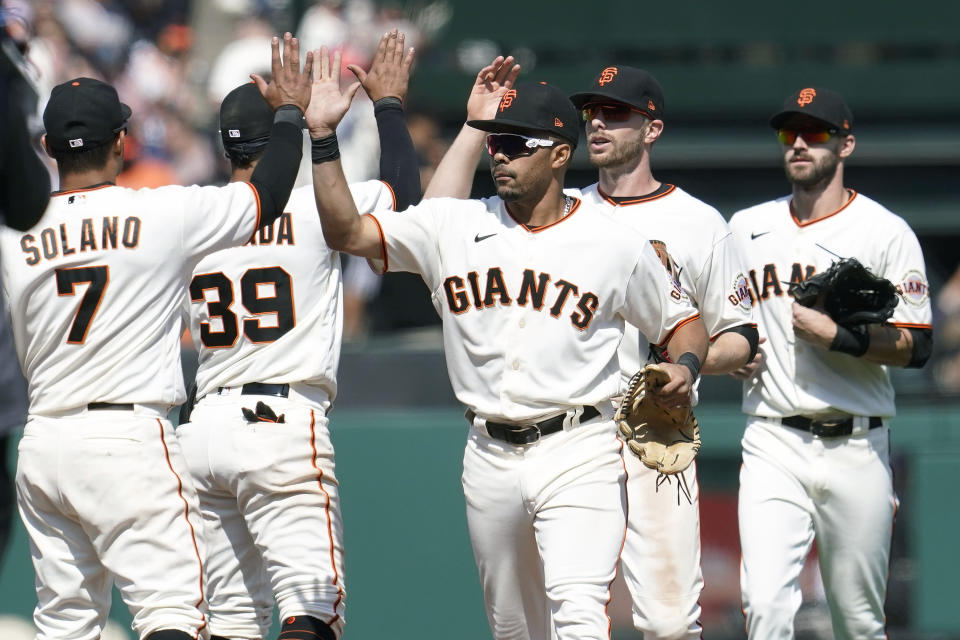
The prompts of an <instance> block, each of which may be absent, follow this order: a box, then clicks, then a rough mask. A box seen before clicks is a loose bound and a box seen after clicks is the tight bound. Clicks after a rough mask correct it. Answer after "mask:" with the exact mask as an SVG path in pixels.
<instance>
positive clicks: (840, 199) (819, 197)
mask: <svg viewBox="0 0 960 640" xmlns="http://www.w3.org/2000/svg"><path fill="white" fill-rule="evenodd" d="M849 199H850V194H849V193H848V192H847V189H846V188H845V187H844V186H843V171H842V170H841V169H840V168H838V169H837V172H836V173H834V174H833V177H832V178H831V179H830V180H829V181H828V182H824V183H819V184H817V185H813V186H811V187H803V186H801V185H797V184H795V185H793V198H792V199H791V200H790V209H791V211H792V213H793V216H794V217H795V218H796V219H797V220H798V221H800V222H810V221H812V220H819V219H820V218H824V217H826V216H829V215H830V214H832V213H835V212H836V211H837V210H839V209H840V208H842V207H843V205H845V204H846V203H847V200H849Z"/></svg>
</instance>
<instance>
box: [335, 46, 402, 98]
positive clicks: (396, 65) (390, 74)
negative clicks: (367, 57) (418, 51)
mask: <svg viewBox="0 0 960 640" xmlns="http://www.w3.org/2000/svg"><path fill="white" fill-rule="evenodd" d="M405 39H406V35H405V34H404V33H403V32H402V31H399V32H398V31H397V30H396V29H394V30H393V31H390V32H389V33H385V34H383V37H382V38H380V44H379V45H378V46H377V52H376V53H375V54H374V56H373V63H372V64H371V65H370V70H369V71H364V70H363V69H361V68H360V67H358V66H357V65H355V64H351V65H347V69H350V71H352V72H353V74H354V75H355V76H357V78H358V79H359V80H360V84H361V85H363V90H364V91H366V92H367V95H368V96H370V99H371V100H373V101H374V102H376V101H377V100H379V99H381V98H388V97H393V98H399V99H400V101H401V102H402V101H403V100H404V99H405V98H406V97H407V85H408V83H409V82H410V67H411V65H413V53H414V52H413V47H410V48H409V49H407V50H406V51H404V41H405Z"/></svg>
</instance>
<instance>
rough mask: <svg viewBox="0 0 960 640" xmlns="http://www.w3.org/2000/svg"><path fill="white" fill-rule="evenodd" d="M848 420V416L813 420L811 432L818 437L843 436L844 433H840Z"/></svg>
mask: <svg viewBox="0 0 960 640" xmlns="http://www.w3.org/2000/svg"><path fill="white" fill-rule="evenodd" d="M847 420H848V418H845V419H843V420H811V421H810V433H811V434H812V435H813V436H815V437H817V438H834V437H836V436H841V435H843V433H840V431H841V429H842V427H843V425H844V423H845V422H847Z"/></svg>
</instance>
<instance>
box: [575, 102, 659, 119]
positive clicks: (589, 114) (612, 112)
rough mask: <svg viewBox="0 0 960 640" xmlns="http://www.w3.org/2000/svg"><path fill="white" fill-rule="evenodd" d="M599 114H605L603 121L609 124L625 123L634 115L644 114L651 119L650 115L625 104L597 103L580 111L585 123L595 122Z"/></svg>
mask: <svg viewBox="0 0 960 640" xmlns="http://www.w3.org/2000/svg"><path fill="white" fill-rule="evenodd" d="M599 113H603V119H604V120H606V121H607V122H624V121H625V120H628V119H629V118H630V114H632V113H642V114H643V115H645V116H647V117H648V118H649V117H650V114H649V113H647V112H646V111H641V110H640V109H634V108H633V107H631V106H630V105H628V104H623V103H622V102H617V103H611V102H595V103H591V104H585V105H583V107H581V109H580V117H581V118H583V121H584V122H589V121H591V120H593V119H594V118H596V117H597V114H599Z"/></svg>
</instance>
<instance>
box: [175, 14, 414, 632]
mask: <svg viewBox="0 0 960 640" xmlns="http://www.w3.org/2000/svg"><path fill="white" fill-rule="evenodd" d="M412 60H413V55H412V49H411V50H410V52H409V53H408V54H407V55H404V35H403V34H402V33H401V34H398V33H397V32H396V31H393V32H392V33H389V34H387V35H386V36H384V37H383V39H382V40H381V42H380V46H379V49H378V52H377V55H376V57H375V60H374V63H373V66H372V67H371V69H370V72H369V73H368V74H364V72H363V71H362V70H360V69H359V68H357V69H356V73H357V74H358V75H359V76H360V77H362V78H363V79H364V87H365V88H366V90H367V92H368V93H369V95H370V97H371V99H372V100H373V101H374V109H375V113H376V117H377V123H378V127H379V128H380V132H381V145H380V146H381V155H382V159H381V174H382V175H383V177H384V178H386V179H391V178H392V179H393V184H392V185H388V184H387V183H385V182H380V181H369V182H364V183H359V184H354V185H351V186H350V191H351V193H352V195H353V197H354V199H355V201H356V203H357V207H358V208H359V209H360V210H362V211H374V210H378V209H394V208H395V206H396V205H395V203H394V199H393V194H394V192H395V193H396V194H397V195H398V197H399V198H402V200H400V203H401V204H402V205H403V206H404V207H406V206H407V205H409V204H410V203H411V200H419V191H420V177H419V172H418V170H417V160H416V153H415V151H414V148H413V142H412V140H411V139H410V136H409V133H408V132H407V129H406V126H405V123H404V118H403V110H402V106H401V105H402V103H401V101H402V100H403V98H404V97H405V95H406V88H407V79H408V77H409V69H410V64H411V62H412ZM314 104H316V103H315V102H314ZM272 119H273V113H272V111H271V110H270V108H269V106H268V105H267V103H266V102H265V101H264V100H263V98H262V97H261V96H260V93H259V91H258V90H257V88H256V87H255V86H254V85H252V84H246V85H243V86H241V87H239V88H237V89H235V90H233V91H232V92H230V94H228V95H227V97H226V98H225V99H224V101H223V104H222V105H221V107H220V134H221V137H222V139H223V144H224V148H225V149H226V151H227V156H228V157H229V158H230V162H231V165H232V167H233V173H232V176H231V181H232V182H242V181H244V180H248V179H249V176H250V174H251V172H252V171H253V170H254V168H255V167H256V166H258V162H259V160H260V156H261V154H262V149H263V145H265V144H266V141H267V139H268V138H267V137H268V136H269V134H270V124H271V121H272ZM397 178H399V180H397ZM391 187H392V188H391ZM342 297H343V287H342V282H341V273H340V256H339V254H338V253H336V252H334V251H331V250H329V249H328V248H327V247H326V244H325V243H324V240H323V232H322V229H321V228H320V221H319V219H318V217H317V210H316V205H315V203H314V197H313V187H312V186H311V185H307V186H305V187H301V188H298V189H296V190H294V192H293V194H292V195H291V197H290V202H289V204H288V206H287V209H286V211H285V212H284V214H283V215H282V216H281V217H280V218H279V219H278V220H277V221H276V222H274V223H273V226H272V227H264V228H263V229H261V230H260V232H259V234H257V236H255V238H254V239H253V240H251V241H250V242H249V243H248V244H247V246H243V247H237V248H233V249H227V250H225V251H219V252H217V253H214V254H212V255H209V256H207V257H206V258H204V259H203V260H202V261H200V263H199V264H198V265H197V266H196V267H195V268H194V270H193V279H192V280H191V283H190V302H191V304H190V328H191V335H192V336H193V340H194V345H195V346H196V348H197V350H198V352H199V354H200V358H199V369H198V371H197V390H198V392H197V397H199V398H200V400H199V402H198V403H197V405H196V408H195V409H194V411H193V414H192V416H191V422H190V423H188V424H186V425H181V426H180V427H179V428H178V429H177V433H178V437H179V439H180V441H181V445H182V447H183V451H184V456H185V457H186V459H187V464H188V466H189V468H190V472H191V474H192V475H193V478H194V482H195V484H196V486H197V491H198V494H199V498H200V508H201V511H202V513H203V517H204V520H205V523H206V525H207V526H206V532H207V534H206V543H207V562H206V564H205V571H206V576H207V597H208V599H209V602H210V632H211V634H212V636H211V637H212V638H213V639H217V638H219V639H221V640H225V639H227V638H230V639H233V640H239V639H241V638H244V639H259V638H265V637H267V633H268V631H269V627H270V623H271V618H272V614H273V605H274V599H275V600H276V603H277V605H278V606H279V611H280V619H281V620H282V621H283V629H282V631H281V634H280V637H281V638H284V640H293V639H295V638H304V639H307V640H316V639H318V638H322V639H324V640H335V639H336V638H339V637H340V635H341V632H342V628H343V622H344V617H343V611H344V596H345V593H346V592H345V588H344V574H343V570H344V568H343V526H342V523H343V521H342V518H341V514H340V500H339V487H338V483H337V479H336V475H335V469H334V460H333V446H332V444H331V442H330V434H329V431H328V420H327V416H326V414H327V411H328V410H329V409H330V406H331V403H332V402H333V400H334V397H335V396H336V391H337V382H336V371H337V363H338V360H339V355H340V337H341V330H342V327H343V310H342ZM307 354H308V355H307Z"/></svg>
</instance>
